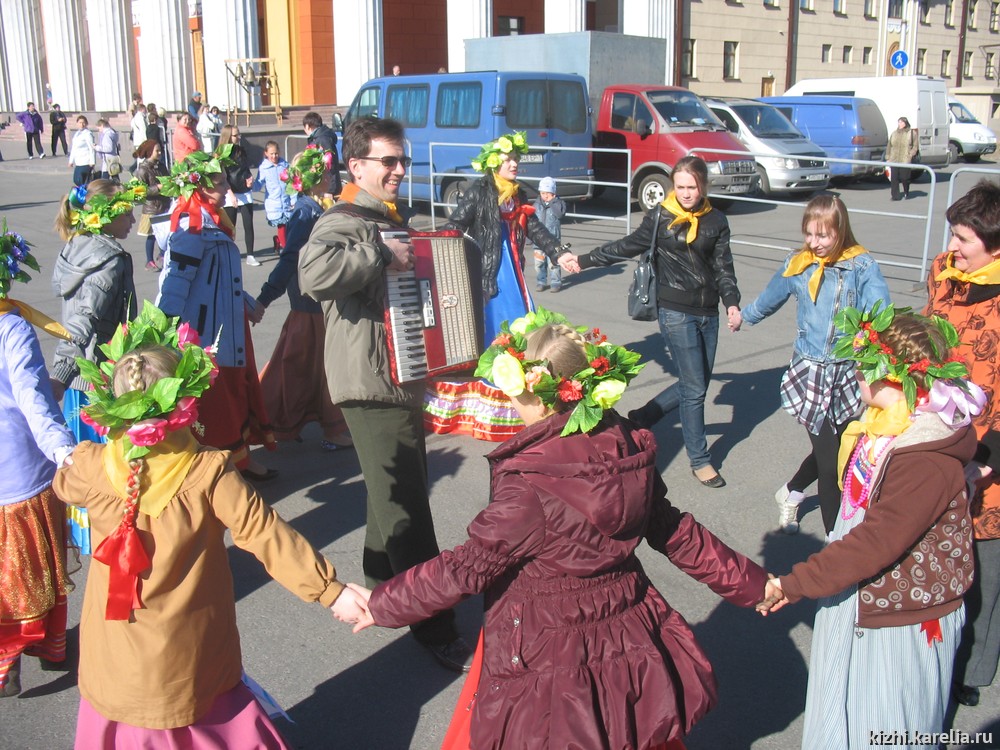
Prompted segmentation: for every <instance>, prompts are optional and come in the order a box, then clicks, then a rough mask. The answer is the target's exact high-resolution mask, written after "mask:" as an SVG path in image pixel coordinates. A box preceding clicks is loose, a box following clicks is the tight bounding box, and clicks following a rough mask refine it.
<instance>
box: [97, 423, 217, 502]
mask: <svg viewBox="0 0 1000 750" xmlns="http://www.w3.org/2000/svg"><path fill="white" fill-rule="evenodd" d="M124 452H125V449H124V444H123V442H122V440H121V439H119V438H110V439H109V440H108V444H107V445H106V446H105V448H104V456H103V458H104V473H105V474H107V475H108V479H109V480H110V481H111V486H112V487H114V488H115V492H117V493H118V494H119V495H121V496H122V497H125V488H126V487H127V482H128V475H129V465H128V461H126V460H125V457H124V455H123V454H124ZM197 455H198V441H197V440H195V439H194V435H192V434H191V430H190V429H184V428H182V429H180V430H177V431H175V432H168V433H167V437H166V439H165V440H164V441H163V442H162V443H157V444H156V445H154V446H151V447H150V449H149V453H148V454H146V455H145V456H144V457H143V460H144V461H145V462H146V471H145V472H144V473H143V475H142V488H141V489H142V491H141V493H140V494H139V510H140V511H141V512H142V513H145V514H147V515H149V516H152V517H153V518H158V517H159V515H160V513H162V512H163V509H164V508H166V507H167V505H168V504H169V503H170V501H171V500H172V499H173V497H174V495H176V494H177V490H179V489H180V487H181V484H183V482H184V480H185V479H186V478H187V475H188V471H190V469H191V464H192V462H194V459H195V456H197Z"/></svg>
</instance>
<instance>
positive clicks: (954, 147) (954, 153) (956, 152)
mask: <svg viewBox="0 0 1000 750" xmlns="http://www.w3.org/2000/svg"><path fill="white" fill-rule="evenodd" d="M961 158H962V149H960V148H959V147H958V144H957V143H955V142H954V141H952V142H949V143H948V163H949V164H955V163H956V162H957V161H958V160H959V159H961Z"/></svg>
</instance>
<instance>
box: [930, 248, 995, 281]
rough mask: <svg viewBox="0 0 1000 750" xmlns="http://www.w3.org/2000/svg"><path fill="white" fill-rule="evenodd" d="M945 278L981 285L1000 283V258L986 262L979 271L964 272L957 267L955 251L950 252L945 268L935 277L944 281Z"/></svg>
mask: <svg viewBox="0 0 1000 750" xmlns="http://www.w3.org/2000/svg"><path fill="white" fill-rule="evenodd" d="M945 279H955V280H956V281H964V282H966V283H967V284H976V285H979V286H983V285H986V284H1000V259H997V260H995V261H993V262H992V263H988V264H986V265H985V266H983V267H982V268H980V269H979V270H978V271H973V272H972V273H964V272H962V271H959V270H958V269H957V268H955V253H949V254H948V259H947V260H946V261H945V269H944V270H943V271H942V272H941V273H939V274H938V275H937V276H936V277H935V281H944V280H945Z"/></svg>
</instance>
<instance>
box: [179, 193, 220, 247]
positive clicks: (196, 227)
mask: <svg viewBox="0 0 1000 750" xmlns="http://www.w3.org/2000/svg"><path fill="white" fill-rule="evenodd" d="M202 210H204V211H205V213H207V214H208V215H209V216H211V217H212V221H214V222H215V226H217V227H218V228H219V229H221V230H222V231H223V232H225V233H226V234H227V235H229V239H233V238H234V235H235V232H234V231H233V227H232V225H231V224H230V223H229V221H228V220H223V219H222V218H221V217H220V216H219V209H218V208H216V207H215V206H214V205H213V204H212V203H209V202H208V201H206V200H205V197H204V196H203V195H202V194H201V191H200V190H195V191H194V192H193V193H191V195H189V196H186V197H185V196H183V195H182V196H181V197H180V198H178V199H177V205H176V206H175V207H174V211H173V213H172V214H171V215H170V231H171V232H176V231H177V227H178V226H180V221H181V216H183V215H184V214H187V215H188V231H189V232H194V233H195V234H201V228H202V218H201V212H202ZM228 218H229V217H228V216H227V217H226V219H228Z"/></svg>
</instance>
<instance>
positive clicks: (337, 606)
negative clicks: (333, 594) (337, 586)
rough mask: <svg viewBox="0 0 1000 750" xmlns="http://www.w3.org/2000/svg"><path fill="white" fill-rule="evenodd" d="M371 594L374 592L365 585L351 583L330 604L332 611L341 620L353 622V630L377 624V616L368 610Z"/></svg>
mask: <svg viewBox="0 0 1000 750" xmlns="http://www.w3.org/2000/svg"><path fill="white" fill-rule="evenodd" d="M371 595H372V592H371V591H370V590H368V589H366V588H365V587H364V586H358V585H357V584H355V583H349V584H347V588H345V589H344V590H343V591H341V592H340V596H338V597H337V600H336V601H335V602H334V603H333V604H332V605H331V606H330V611H331V612H333V616H334V617H336V618H337V619H338V620H340V621H341V622H346V623H349V624H353V625H354V628H353V632H355V633H358V632H360V631H362V630H364V629H365V628H367V627H371V626H372V625H374V624H375V618H374V617H372V613H371V612H370V611H368V600H369V599H370V598H371Z"/></svg>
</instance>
